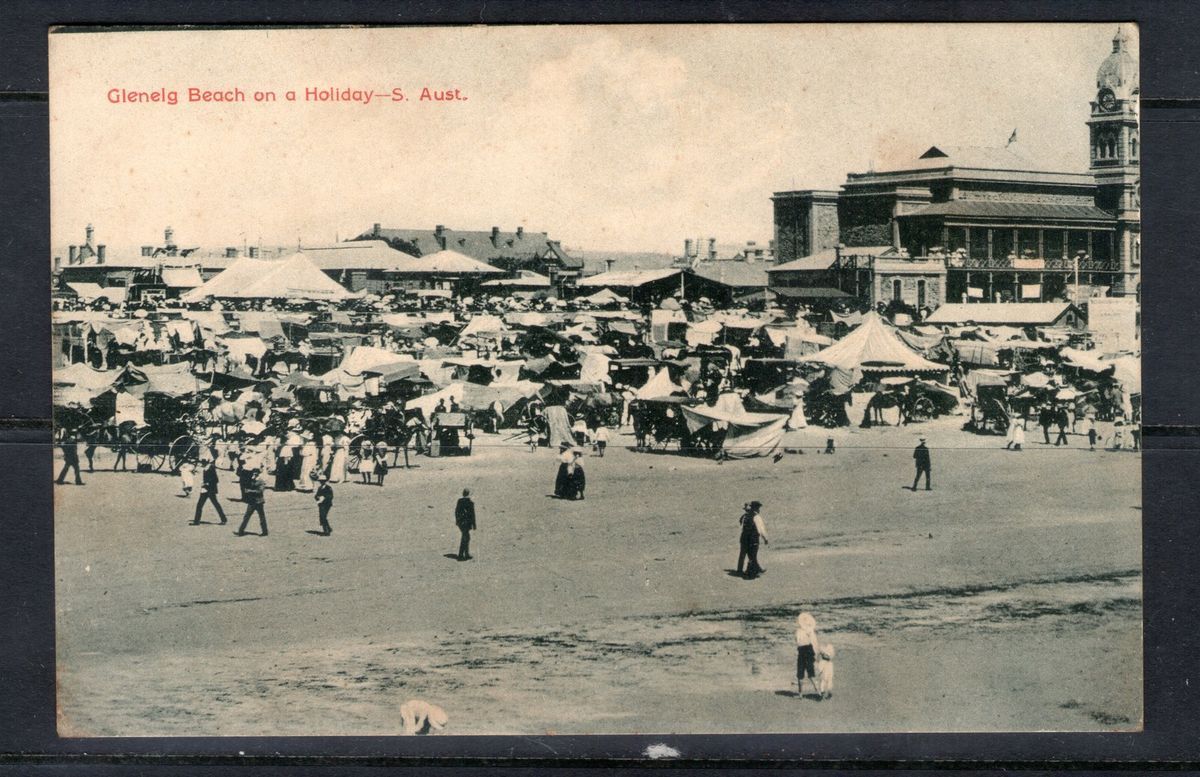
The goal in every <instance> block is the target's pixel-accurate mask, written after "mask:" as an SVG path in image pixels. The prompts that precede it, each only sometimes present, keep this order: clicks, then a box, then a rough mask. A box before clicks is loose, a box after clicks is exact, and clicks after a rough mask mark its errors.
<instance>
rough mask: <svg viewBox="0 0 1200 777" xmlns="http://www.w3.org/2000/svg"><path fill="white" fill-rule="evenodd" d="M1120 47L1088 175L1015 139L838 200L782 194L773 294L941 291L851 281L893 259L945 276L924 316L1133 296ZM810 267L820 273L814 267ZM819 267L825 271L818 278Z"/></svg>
mask: <svg viewBox="0 0 1200 777" xmlns="http://www.w3.org/2000/svg"><path fill="white" fill-rule="evenodd" d="M1129 48H1130V46H1129V40H1128V37H1127V35H1126V33H1125V31H1124V30H1118V31H1117V34H1116V36H1115V37H1114V38H1113V47H1112V52H1111V53H1110V54H1109V55H1108V57H1107V58H1106V59H1105V60H1104V61H1103V63H1102V64H1101V65H1100V68H1099V70H1098V71H1097V75H1096V92H1095V96H1094V99H1092V100H1091V102H1090V107H1091V110H1090V115H1089V117H1088V119H1087V123H1088V125H1089V127H1090V144H1091V157H1090V158H1091V163H1090V166H1089V169H1088V170H1087V171H1086V172H1083V171H1078V172H1075V171H1055V170H1047V169H1045V168H1044V167H1042V166H1039V165H1038V164H1037V163H1035V162H1034V161H1032V159H1031V156H1030V155H1029V154H1028V153H1027V152H1026V151H1025V150H1023V149H1022V147H1021V146H1020V144H1018V143H1017V138H1016V132H1014V133H1013V136H1012V137H1011V138H1010V139H1009V142H1008V143H1007V144H1006V145H1004V146H1000V147H990V148H965V147H952V146H944V145H937V146H933V147H931V148H929V149H928V150H927V151H925V153H923V154H921V155H920V157H918V158H917V159H915V160H912V161H911V162H909V163H907V164H901V165H899V166H898V167H896V168H895V169H890V170H881V171H874V170H873V171H870V172H865V173H851V174H850V175H848V176H847V178H846V183H845V184H843V186H842V188H841V190H840V191H819V190H804V191H787V192H777V193H776V194H775V196H774V197H772V201H773V203H774V209H775V249H776V257H777V259H778V262H779V264H778V265H777V266H776V267H774V268H772V270H771V276H772V279H773V284H776V283H778V284H779V285H785V286H786V285H796V284H802V283H804V282H806V281H805V280H804V278H805V277H806V276H802V275H800V274H799V271H801V270H803V271H806V272H808V273H809V274H810V275H811V277H813V278H814V279H819V280H820V282H821V283H822V284H827V283H829V282H830V281H831V279H832V280H833V282H838V284H839V285H838V288H841V289H842V290H843V291H851V289H849V288H847V284H848V283H849V282H851V281H853V282H854V283H855V285H856V286H857V287H858V289H859V290H860V291H861V290H862V289H864V288H869V289H872V290H873V292H872V298H871V299H870V301H871V302H878V301H884V302H886V301H889V300H890V299H891V297H890V295H891V294H892V293H895V294H901V295H903V299H904V301H906V302H909V303H910V304H912V303H913V302H915V301H916V299H915V298H916V293H917V291H916V290H917V280H916V278H917V276H924V277H925V279H926V281H927V287H926V288H927V289H932V287H933V286H934V285H936V284H937V283H940V281H938V280H937V279H935V278H934V277H933V276H931V275H930V274H929V272H928V271H927V270H928V265H926V267H924V268H921V269H920V270H919V271H917V270H916V269H914V271H913V272H906V273H899V272H898V273H896V274H897V277H896V278H890V277H889V278H879V277H872V279H871V281H870V282H867V283H864V282H863V280H864V279H863V278H861V277H860V273H861V272H863V271H864V270H866V271H868V272H871V273H874V272H875V270H876V269H878V270H879V271H881V272H882V271H884V270H885V269H888V270H889V271H891V270H896V269H897V268H900V269H903V266H902V265H901V264H900V263H899V262H900V260H902V259H904V258H909V261H913V262H925V263H931V262H932V263H935V264H938V265H940V266H942V267H944V278H945V280H944V289H939V293H937V294H929V292H928V290H927V292H926V295H923V296H925V297H926V302H929V303H931V304H936V302H937V301H938V298H941V299H942V300H951V301H956V302H957V301H970V300H978V301H984V300H987V301H997V300H1012V301H1022V300H1037V301H1041V300H1047V299H1055V298H1066V297H1067V296H1070V295H1071V294H1072V293H1075V294H1078V293H1079V290H1080V289H1086V288H1087V287H1089V286H1090V287H1092V288H1098V287H1102V288H1107V289H1108V290H1109V291H1110V293H1111V294H1113V295H1114V296H1121V295H1133V294H1136V293H1137V292H1138V289H1139V284H1140V276H1141V218H1140V194H1139V187H1140V180H1141V173H1140V156H1139V148H1138V143H1139V137H1138V98H1139V84H1138V67H1137V60H1136V58H1135V57H1134V55H1133V53H1132V52H1131V51H1130V50H1129ZM867 247H870V248H869V250H867ZM883 247H891V248H892V249H893V250H892V251H890V252H889V251H886V248H883ZM885 253H886V254H888V256H886V257H882V261H880V262H875V261H872V257H881V255H883V254H885ZM848 256H854V257H856V259H855V260H854V266H853V267H850V266H848V262H847V261H846V260H844V259H842V257H848ZM818 259H820V261H822V262H826V265H825V266H823V267H822V268H817V267H815V263H816V262H817V260H818ZM793 263H794V264H793ZM789 268H792V269H795V270H796V271H797V272H791V271H790V269H789ZM819 269H823V270H826V271H828V272H825V273H824V274H822V275H820V276H818V275H815V274H813V273H814V271H816V270H819ZM900 275H904V276H906V277H904V278H901V277H899V276H900ZM935 275H936V273H935ZM1076 280H1078V288H1075V284H1076ZM910 287H911V288H910ZM875 295H882V297H881V298H880V297H876V296H875ZM910 296H911V297H913V299H911V300H910V299H909V297H910Z"/></svg>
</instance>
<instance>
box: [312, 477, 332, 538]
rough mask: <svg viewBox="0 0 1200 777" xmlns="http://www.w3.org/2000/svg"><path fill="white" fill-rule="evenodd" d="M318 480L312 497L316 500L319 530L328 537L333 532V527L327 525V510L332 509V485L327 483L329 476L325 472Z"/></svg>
mask: <svg viewBox="0 0 1200 777" xmlns="http://www.w3.org/2000/svg"><path fill="white" fill-rule="evenodd" d="M318 480H320V481H321V485H319V486H317V492H316V494H314V495H313V498H314V499H316V500H317V518H318V519H319V520H320V521H321V531H323V532H325V536H326V537H328V536H329V535H330V534H333V528H332V527H330V525H329V511H330V510H332V509H333V486H331V485H329V476H328V475H326V474H322V475H321V476H320V477H319V478H318Z"/></svg>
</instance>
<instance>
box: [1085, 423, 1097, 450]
mask: <svg viewBox="0 0 1200 777" xmlns="http://www.w3.org/2000/svg"><path fill="white" fill-rule="evenodd" d="M1084 429H1085V430H1087V438H1088V450H1091V451H1094V450H1096V419H1095V417H1093V416H1091V415H1089V416H1088V417H1087V421H1085V422H1084Z"/></svg>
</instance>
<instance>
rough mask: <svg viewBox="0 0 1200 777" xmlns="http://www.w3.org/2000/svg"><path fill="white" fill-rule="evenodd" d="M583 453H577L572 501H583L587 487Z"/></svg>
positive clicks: (572, 476)
mask: <svg viewBox="0 0 1200 777" xmlns="http://www.w3.org/2000/svg"><path fill="white" fill-rule="evenodd" d="M582 458H583V454H582V453H578V452H576V454H575V464H574V469H573V470H572V472H571V489H570V494H571V496H570V498H571V499H583V489H584V487H585V486H586V485H587V477H586V476H585V475H584V474H583V462H582V461H580V459H582Z"/></svg>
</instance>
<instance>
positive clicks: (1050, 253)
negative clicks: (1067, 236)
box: [1042, 229, 1063, 259]
mask: <svg viewBox="0 0 1200 777" xmlns="http://www.w3.org/2000/svg"><path fill="white" fill-rule="evenodd" d="M1042 244H1043V248H1042V256H1044V257H1045V258H1047V259H1061V258H1062V255H1063V231H1062V230H1061V229H1047V230H1044V231H1043V232H1042Z"/></svg>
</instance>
